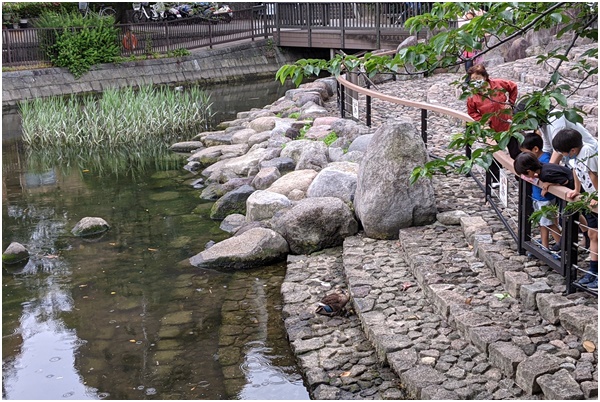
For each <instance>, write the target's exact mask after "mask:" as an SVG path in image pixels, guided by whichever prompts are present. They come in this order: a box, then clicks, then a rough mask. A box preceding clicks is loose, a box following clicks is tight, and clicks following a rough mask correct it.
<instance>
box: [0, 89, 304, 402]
mask: <svg viewBox="0 0 600 402" xmlns="http://www.w3.org/2000/svg"><path fill="white" fill-rule="evenodd" d="M275 84H276V85H275V86H274V87H275V88H277V89H278V90H280V88H281V87H279V86H278V84H277V83H275ZM257 85H259V86H260V85H261V84H257ZM260 88H261V89H260V90H257V89H256V87H253V89H251V91H254V94H253V97H256V96H257V94H258V93H259V92H262V91H263V90H264V88H265V85H264V84H262V86H260ZM230 91H231V89H230ZM261 96H262V94H261ZM278 96H280V94H277V97H278ZM229 97H235V96H234V95H231V93H230V94H227V93H225V92H223V93H222V95H217V96H214V95H213V100H215V98H219V99H220V100H225V98H229ZM237 99H238V100H239V101H240V102H241V103H243V100H242V99H243V98H242V97H240V96H239V94H238V95H237ZM272 100H273V99H271V101H272ZM260 102H261V104H257V105H256V107H261V106H262V105H264V104H265V103H267V102H265V101H264V99H263V100H262V101H260ZM249 107H251V106H249V104H248V103H247V102H246V103H245V104H244V105H242V106H240V109H239V110H246V109H248V108H249ZM223 110H230V109H229V108H227V107H225V106H223ZM225 114H227V113H225ZM231 118H235V115H234V114H231V112H228V115H227V116H224V117H221V119H225V120H227V119H231ZM4 123H5V121H4V119H3V126H4ZM4 134H6V135H7V136H5V138H7V137H15V136H14V135H12V134H11V133H10V131H9V132H8V133H3V135H4ZM136 163H137V165H136ZM2 165H3V167H2V172H3V175H2V181H3V197H2V199H3V202H2V207H3V208H2V237H3V249H4V248H6V246H7V245H8V244H9V243H10V242H11V241H18V242H20V243H22V244H24V245H26V246H27V248H28V249H29V250H30V252H31V253H32V257H31V258H30V260H29V261H28V263H27V264H26V265H24V266H19V267H3V276H2V281H3V293H2V304H3V309H2V334H3V347H2V352H3V380H4V381H3V397H4V398H5V399H30V400H32V399H55V400H63V399H67V400H72V399H105V398H106V399H123V400H125V399H133V400H136V399H308V393H307V392H306V389H305V388H304V386H303V384H302V379H301V376H300V374H299V371H298V369H297V367H296V366H295V363H294V357H293V355H292V354H291V353H290V350H289V345H288V344H287V340H286V337H285V330H284V328H283V322H282V320H281V316H280V314H281V295H280V291H279V289H280V285H281V281H282V280H283V276H284V273H285V265H279V266H273V267H267V268H263V269H259V270H252V271H248V272H240V273H234V274H232V273H221V272H216V271H200V270H197V269H195V268H193V267H191V266H189V265H186V264H181V263H179V262H181V261H185V260H186V259H187V258H188V257H189V256H191V255H193V254H195V253H197V252H199V251H201V250H202V249H203V246H204V244H206V243H207V242H208V241H209V240H215V241H219V240H221V239H223V238H225V237H226V236H227V234H226V233H225V232H223V231H221V230H220V229H219V228H218V226H219V222H214V221H211V220H210V219H208V214H209V211H210V204H204V203H202V202H201V201H200V200H199V198H198V191H197V190H194V189H193V188H192V187H191V186H190V185H189V183H190V182H191V181H193V179H194V176H192V175H191V174H190V173H188V172H185V171H184V170H183V169H181V167H182V166H183V163H182V162H181V158H180V159H178V160H177V159H173V155H169V156H168V157H163V155H162V154H160V155H159V154H154V155H151V156H150V157H149V158H147V159H145V160H143V161H139V160H138V161H137V162H136V161H135V160H133V159H132V158H129V159H127V158H123V159H121V160H120V161H119V160H118V158H116V157H115V158H114V159H113V158H108V157H107V156H106V155H97V158H88V159H86V158H82V157H81V155H79V156H77V155H75V156H74V157H72V158H67V157H65V155H50V154H43V153H38V154H31V153H27V151H26V150H24V149H23V147H22V145H21V144H20V142H18V141H3V160H2ZM84 216H100V217H103V218H104V219H106V220H107V221H108V222H109V224H110V225H111V230H110V231H109V232H107V233H106V235H105V236H104V237H102V238H100V239H97V240H96V241H94V242H87V241H85V240H82V239H78V238H74V237H73V236H71V234H70V230H71V228H72V227H73V226H74V225H75V223H77V221H78V220H79V219H81V218H82V217H84ZM234 305H235V306H237V307H236V308H237V310H236V308H233V307H232V306H234Z"/></svg>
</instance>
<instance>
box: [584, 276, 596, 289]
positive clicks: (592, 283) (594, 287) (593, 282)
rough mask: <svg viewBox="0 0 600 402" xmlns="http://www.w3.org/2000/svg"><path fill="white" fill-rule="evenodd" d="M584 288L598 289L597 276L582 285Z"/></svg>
mask: <svg viewBox="0 0 600 402" xmlns="http://www.w3.org/2000/svg"><path fill="white" fill-rule="evenodd" d="M584 286H585V287H586V288H588V289H589V290H594V291H596V292H597V291H598V278H596V279H594V280H593V281H592V282H590V283H588V284H587V285H584Z"/></svg>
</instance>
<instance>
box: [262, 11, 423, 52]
mask: <svg viewBox="0 0 600 402" xmlns="http://www.w3.org/2000/svg"><path fill="white" fill-rule="evenodd" d="M433 4H434V3H426V2H425V3H421V2H404V3H378V2H375V3H266V16H267V17H269V16H270V17H271V18H267V21H269V23H270V25H271V28H272V29H273V32H274V37H275V38H276V40H277V41H278V40H279V38H280V34H281V32H283V31H294V30H301V31H307V35H308V44H309V46H310V47H312V46H315V45H316V46H318V44H317V42H315V41H313V35H314V33H316V31H319V32H330V33H332V32H335V33H339V38H340V44H341V46H340V47H341V48H345V47H346V46H345V40H346V38H347V36H348V34H349V33H352V34H358V35H369V37H370V40H371V41H372V43H373V44H374V45H375V48H376V49H379V48H380V46H379V45H380V43H381V42H382V40H383V39H384V38H385V37H386V36H387V37H393V38H394V40H397V38H399V37H407V36H408V31H407V30H405V29H404V28H403V25H404V23H405V22H406V20H407V19H408V18H410V17H414V16H416V15H419V14H422V13H426V12H429V11H431V9H432V7H433ZM416 35H417V38H418V39H421V38H424V37H425V35H426V32H425V31H422V32H418V33H417V34H416ZM398 43H399V42H398ZM279 44H280V43H278V45H279Z"/></svg>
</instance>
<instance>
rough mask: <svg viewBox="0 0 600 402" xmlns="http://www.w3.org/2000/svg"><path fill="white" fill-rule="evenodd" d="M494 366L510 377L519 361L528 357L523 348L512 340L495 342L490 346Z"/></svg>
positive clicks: (490, 355)
mask: <svg viewBox="0 0 600 402" xmlns="http://www.w3.org/2000/svg"><path fill="white" fill-rule="evenodd" d="M489 358H490V363H491V364H492V366H494V367H497V368H498V369H500V370H501V371H502V373H504V375H506V376H508V377H513V375H514V374H515V372H516V369H517V366H518V365H519V363H521V362H522V361H524V360H525V359H526V358H527V355H526V354H525V352H523V350H522V349H521V348H520V347H518V346H517V345H515V344H514V343H512V342H494V343H492V344H491V345H490V346H489Z"/></svg>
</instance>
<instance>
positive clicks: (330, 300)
mask: <svg viewBox="0 0 600 402" xmlns="http://www.w3.org/2000/svg"><path fill="white" fill-rule="evenodd" d="M348 300H350V296H349V294H348V293H347V292H345V291H344V290H342V289H339V288H338V289H336V290H335V292H334V293H330V294H328V295H325V296H324V297H323V298H322V299H321V301H320V302H319V303H318V305H319V306H318V307H317V310H316V311H315V312H316V313H317V314H322V315H326V316H328V317H335V316H347V315H349V311H348V310H347V309H346V304H347V303H348Z"/></svg>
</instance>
